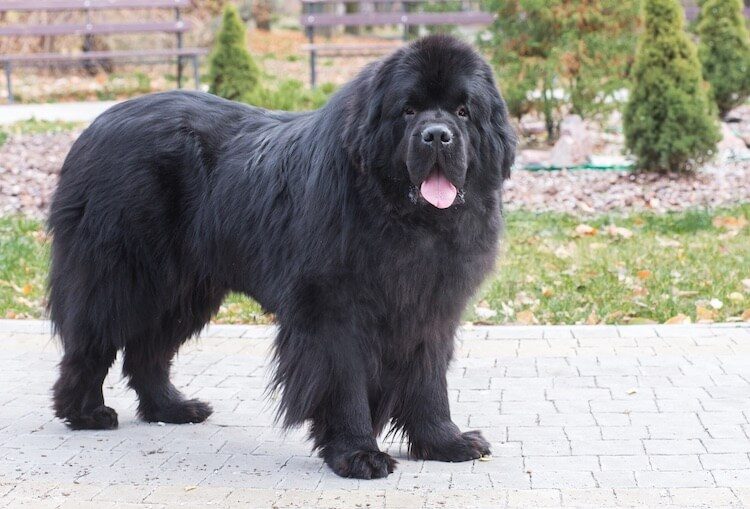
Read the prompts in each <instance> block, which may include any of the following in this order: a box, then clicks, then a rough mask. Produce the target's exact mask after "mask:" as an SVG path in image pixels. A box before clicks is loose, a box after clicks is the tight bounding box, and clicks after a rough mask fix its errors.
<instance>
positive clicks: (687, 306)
mask: <svg viewBox="0 0 750 509" xmlns="http://www.w3.org/2000/svg"><path fill="white" fill-rule="evenodd" d="M717 218H719V219H718V220H717ZM722 218H724V219H723V223H724V225H722V223H721V222H722ZM727 218H728V219H727ZM748 218H750V204H745V205H739V206H736V207H732V208H728V209H723V210H718V211H708V210H692V211H688V212H683V213H671V214H663V215H656V214H649V213H642V214H631V215H628V216H616V215H605V216H600V217H596V218H593V219H586V220H582V219H580V218H577V217H575V216H571V215H564V214H551V213H544V214H533V213H528V212H514V213H511V214H509V215H508V217H507V232H506V237H505V239H504V241H503V243H502V245H503V248H502V250H501V251H502V253H501V256H500V257H499V260H498V270H497V272H496V274H495V276H494V277H492V278H490V280H489V281H488V282H487V283H486V284H485V286H484V287H483V289H482V290H481V292H480V295H479V297H478V298H477V302H476V306H475V305H474V304H472V306H470V309H469V310H467V314H466V318H467V320H474V321H481V322H485V323H486V322H489V323H551V324H569V323H587V322H588V323H594V322H596V323H648V322H652V321H653V322H659V323H662V322H665V321H667V320H668V319H670V318H672V317H675V316H677V315H680V314H683V315H686V316H688V317H690V319H691V320H692V321H697V320H698V319H700V318H701V317H702V318H711V319H713V320H716V321H726V320H733V319H738V317H740V316H741V315H742V314H743V313H745V312H746V311H745V310H747V309H749V308H750V287H748V285H750V281H748V282H745V283H743V280H748V279H750V226H748V225H747V224H745V225H744V226H743V220H745V221H746V220H747V219H748ZM583 223H585V224H586V225H588V226H591V227H592V228H594V229H596V232H595V233H594V232H593V231H589V232H588V234H585V233H583V231H584V230H583V229H582V227H581V225H582V224H583ZM613 225H615V226H616V227H618V228H621V230H618V231H619V233H617V232H614V231H612V233H610V230H611V228H612V226H613ZM623 228H624V229H626V230H622V229H623ZM577 229H579V231H580V232H581V233H576V230H577ZM623 234H624V236H623ZM630 234H632V236H630ZM47 257H48V240H47V239H46V236H45V235H44V234H43V230H42V225H41V223H39V222H36V221H31V220H25V219H18V218H5V219H0V317H3V316H8V317H41V316H42V315H43V308H44V302H43V296H44V284H45V278H46V267H47ZM712 300H713V306H712V304H711V301H712ZM717 301H721V307H720V309H715V307H718V302H717ZM698 308H702V309H701V315H700V316H697V315H696V311H697V309H698ZM216 320H217V321H219V322H225V323H267V322H268V321H269V320H270V317H268V316H267V315H264V314H263V312H262V310H261V309H260V307H259V306H258V305H257V304H256V303H254V302H253V301H252V300H251V299H248V298H247V297H244V296H241V295H236V294H233V295H231V296H230V297H229V298H228V299H227V300H226V302H225V303H224V304H223V306H222V308H221V311H220V312H219V315H218V316H217V318H216Z"/></svg>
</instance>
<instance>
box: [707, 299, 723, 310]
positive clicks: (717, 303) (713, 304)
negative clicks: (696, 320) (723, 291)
mask: <svg viewBox="0 0 750 509" xmlns="http://www.w3.org/2000/svg"><path fill="white" fill-rule="evenodd" d="M709 304H710V305H711V307H712V308H714V309H721V308H723V307H724V303H723V302H721V301H720V300H719V299H711V300H710V301H709Z"/></svg>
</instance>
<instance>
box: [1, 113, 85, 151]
mask: <svg viewBox="0 0 750 509" xmlns="http://www.w3.org/2000/svg"><path fill="white" fill-rule="evenodd" d="M85 126H86V124H85V123H81V122H63V121H58V120H54V121H51V120H37V119H35V118H32V119H30V120H22V121H20V122H15V123H13V124H8V125H3V126H0V145H2V144H3V142H4V141H5V140H7V138H9V137H10V136H13V135H18V134H46V133H66V132H70V131H75V130H76V129H82V128H83V127H85Z"/></svg>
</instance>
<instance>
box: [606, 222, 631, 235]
mask: <svg viewBox="0 0 750 509" xmlns="http://www.w3.org/2000/svg"><path fill="white" fill-rule="evenodd" d="M607 235H609V236H610V237H620V238H623V239H629V238H631V237H632V236H633V235H634V234H633V232H632V231H631V230H628V229H627V228H622V227H620V226H615V225H613V224H611V225H609V226H608V227H607Z"/></svg>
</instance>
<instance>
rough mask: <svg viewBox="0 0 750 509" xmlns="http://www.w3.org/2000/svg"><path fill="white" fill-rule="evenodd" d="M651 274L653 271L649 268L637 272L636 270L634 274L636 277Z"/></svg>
mask: <svg viewBox="0 0 750 509" xmlns="http://www.w3.org/2000/svg"><path fill="white" fill-rule="evenodd" d="M652 274H653V273H652V272H651V271H650V270H648V269H643V270H639V271H638V272H636V274H635V275H636V277H637V278H638V279H648V278H650V277H651V276H652Z"/></svg>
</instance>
